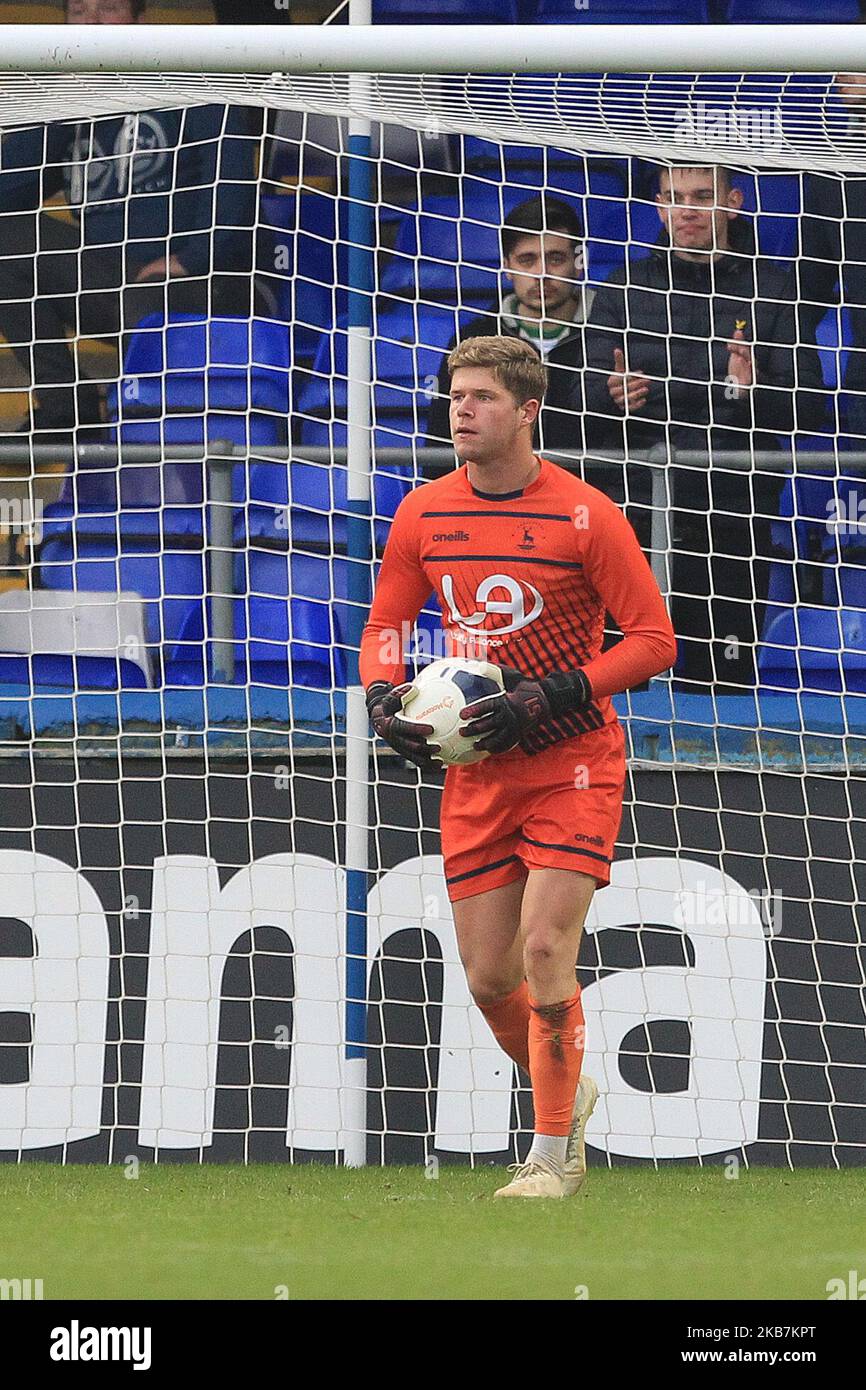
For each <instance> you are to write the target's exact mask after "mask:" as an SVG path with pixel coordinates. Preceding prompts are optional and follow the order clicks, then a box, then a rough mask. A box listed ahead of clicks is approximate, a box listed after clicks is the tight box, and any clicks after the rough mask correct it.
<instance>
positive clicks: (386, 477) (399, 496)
mask: <svg viewBox="0 0 866 1390" xmlns="http://www.w3.org/2000/svg"><path fill="white" fill-rule="evenodd" d="M347 479H348V474H347V470H346V469H345V467H342V466H340V465H337V464H325V463H302V462H300V461H293V462H292V463H291V464H289V465H286V464H283V463H253V464H252V466H251V468H250V503H249V507H248V508H247V510H246V515H240V516H238V517H237V519H236V521H235V534H236V539H237V540H238V542H239V543H241V542H242V539H243V536H244V535H247V536H249V537H250V539H254V538H255V539H260V540H263V539H270V540H276V541H283V542H286V541H287V538H288V537H289V536H290V537H291V540H292V542H293V543H294V544H298V545H304V544H309V543H313V544H316V545H334V546H338V547H339V546H345V544H346V539H347V522H348V516H349V506H348V501H347V492H346V485H347ZM411 486H412V470H411V468H408V467H406V468H399V467H393V466H389V467H387V468H385V467H377V468H376V469H374V472H373V516H374V519H375V523H376V541H377V544H378V545H379V546H383V545H384V544H385V541H386V540H387V538H388V531H389V529H390V523H391V518H392V517H393V516H394V513H395V512H396V510H397V508H398V507H399V505H400V503H401V502H402V500H403V498H404V497H405V496H406V493H407V492H408V491H409V490H410V488H411Z"/></svg>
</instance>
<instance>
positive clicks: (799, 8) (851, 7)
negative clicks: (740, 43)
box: [727, 0, 860, 24]
mask: <svg viewBox="0 0 866 1390" xmlns="http://www.w3.org/2000/svg"><path fill="white" fill-rule="evenodd" d="M727 19H728V23H729V24H859V22H860V5H859V3H858V0H821V4H820V5H815V4H814V0H729V3H728V15H727Z"/></svg>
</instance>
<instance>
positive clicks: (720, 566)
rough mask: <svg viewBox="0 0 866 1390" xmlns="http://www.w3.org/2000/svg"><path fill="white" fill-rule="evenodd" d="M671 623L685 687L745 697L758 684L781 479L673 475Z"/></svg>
mask: <svg viewBox="0 0 866 1390" xmlns="http://www.w3.org/2000/svg"><path fill="white" fill-rule="evenodd" d="M670 482H671V486H672V491H673V496H672V499H671V500H672V503H673V508H672V530H673V535H672V537H671V542H672V544H671V550H672V563H671V603H670V608H671V619H672V621H673V625H674V630H675V632H676V634H677V638H678V639H679V653H680V654H679V660H678V662H677V666H676V675H677V676H678V677H679V678H680V679H681V680H682V682H683V683H684V685H685V687H686V688H689V689H692V688H693V689H695V690H698V689H699V688H703V689H705V690H712V691H714V692H715V693H716V694H743V693H745V691H746V690H747V689H748V688H749V687H751V686H754V684H755V681H756V678H757V671H756V665H755V657H756V647H755V644H756V642H757V640H758V638H759V637H760V633H761V629H762V626H763V617H764V611H765V607H766V600H767V592H768V585H769V575H770V562H771V557H772V546H771V533H770V526H771V523H772V520H773V518H774V517H776V516H778V510H779V495H780V493H781V489H782V482H783V479H782V478H781V477H780V476H779V475H778V474H769V473H754V472H747V471H743V472H739V471H735V470H733V469H731V470H730V471H727V470H725V466H724V456H720V457H717V458H716V459H715V460H714V467H713V470H712V471H711V472H708V473H703V472H702V471H699V470H697V469H683V468H676V467H674V468H673V469H672V470H671V475H670Z"/></svg>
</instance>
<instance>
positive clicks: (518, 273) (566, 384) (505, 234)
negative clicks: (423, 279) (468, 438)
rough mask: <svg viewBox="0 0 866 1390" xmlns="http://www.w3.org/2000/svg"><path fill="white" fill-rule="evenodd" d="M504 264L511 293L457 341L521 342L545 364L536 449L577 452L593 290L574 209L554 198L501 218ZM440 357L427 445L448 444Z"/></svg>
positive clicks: (445, 376) (444, 369)
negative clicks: (544, 390) (508, 339)
mask: <svg viewBox="0 0 866 1390" xmlns="http://www.w3.org/2000/svg"><path fill="white" fill-rule="evenodd" d="M501 241H502V261H503V265H504V267H505V272H506V275H507V277H508V279H509V280H510V281H511V285H512V292H511V293H510V294H508V295H506V297H505V298H504V299H503V300H502V302H501V304H498V305H492V306H491V308H490V309H489V310H488V311H487V312H486V313H484V314H481V315H480V316H479V317H478V318H476V319H472V320H471V321H470V322H469V323H468V324H467V325H466V327H465V328H464V329H462V330H461V333H460V341H463V340H465V339H466V338H479V337H488V336H496V335H499V334H501V335H504V336H505V337H514V338H523V339H524V341H526V342H528V343H530V344H531V345H532V347H534V348H535V350H536V352H537V353H538V354H539V356H540V357H542V358H543V360H544V362H545V363H546V364H547V369H548V381H549V385H548V389H547V395H546V396H545V401H544V406H543V408H542V411H541V415H540V417H539V424H538V445H539V447H540V448H541V449H575V450H580V449H582V448H583V437H582V432H581V417H580V412H581V410H582V408H583V397H582V392H581V385H580V369H581V368H582V366H583V326H584V323H585V321H586V315H587V313H588V311H589V306H590V304H591V303H592V292H591V291H589V290H587V289H586V288H585V286H584V284H583V273H584V255H583V227H582V226H581V223H580V218H579V217H578V215H577V213H576V212H575V210H574V209H573V208H572V207H571V206H569V204H568V203H565V202H563V201H562V200H561V199H559V198H549V197H540V196H539V197H535V198H529V199H527V201H526V202H525V203H520V204H519V206H518V207H516V208H514V209H513V210H512V211H511V212H510V213H509V215H508V217H507V218H506V219H505V222H504V223H503V226H502V232H501ZM456 343H457V339H455V340H454V341H453V342H452V343H451V346H450V347H449V349H448V352H446V353H445V355H444V356H443V358H442V365H441V367H440V369H439V381H438V386H437V391H438V394H437V396H436V398H435V399H434V400H433V402H432V404H431V407H430V416H429V419H428V422H427V435H428V440H427V442H428V444H439V445H442V444H446V445H449V446H450V444H451V429H450V426H449V423H448V410H449V392H450V389H451V384H450V376H449V373H448V355H449V353H450V351H451V349H452V348H453V347H455V346H456Z"/></svg>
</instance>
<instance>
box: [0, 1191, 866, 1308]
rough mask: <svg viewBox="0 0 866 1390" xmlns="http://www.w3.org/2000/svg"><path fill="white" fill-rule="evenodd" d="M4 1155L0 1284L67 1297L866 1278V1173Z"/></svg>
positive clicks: (760, 1286) (685, 1287)
mask: <svg viewBox="0 0 866 1390" xmlns="http://www.w3.org/2000/svg"><path fill="white" fill-rule="evenodd" d="M502 1176H503V1173H502V1170H501V1169H490V1168H486V1169H485V1168H480V1169H476V1170H474V1171H472V1170H469V1169H465V1168H444V1167H443V1168H442V1169H441V1172H440V1177H439V1179H438V1180H436V1181H431V1180H428V1179H426V1178H425V1176H424V1170H423V1169H422V1168H388V1169H381V1168H368V1169H363V1170H360V1171H347V1170H344V1169H334V1168H329V1167H325V1166H314V1167H313V1166H302V1167H296V1168H291V1167H286V1166H277V1165H274V1166H267V1165H258V1166H255V1167H247V1168H244V1167H236V1166H231V1167H228V1166H226V1167H217V1166H207V1167H192V1166H189V1167H187V1166H184V1167H178V1166H160V1167H154V1166H148V1165H142V1167H141V1169H140V1174H139V1177H138V1178H137V1179H135V1180H130V1179H127V1178H126V1177H125V1176H124V1169H123V1167H122V1166H118V1167H113V1168H103V1167H96V1166H94V1167H83V1166H71V1167H67V1168H61V1167H57V1166H51V1165H48V1164H34V1163H31V1164H24V1165H21V1166H19V1167H13V1166H0V1278H41V1279H42V1280H43V1281H44V1294H45V1298H46V1299H51V1298H83V1299H88V1298H91V1299H102V1298H130V1299H137V1298H172V1299H178V1298H179V1299H183V1298H219V1299H229V1298H231V1299H235V1298H251V1299H272V1298H274V1297H275V1290H276V1289H277V1288H278V1286H281V1285H283V1286H285V1287H286V1288H287V1290H288V1296H289V1298H292V1299H308V1298H410V1299H414V1298H424V1299H443V1298H445V1299H447V1298H459V1299H472V1298H483V1299H491V1298H493V1299H497V1298H501V1299H527V1298H528V1299H535V1298H545V1299H549V1298H553V1299H573V1298H574V1297H575V1289H576V1287H577V1286H586V1289H587V1290H588V1296H589V1297H590V1298H591V1299H608V1298H629V1299H631V1298H635V1299H673V1298H689V1299H691V1298H723V1299H753V1298H771V1299H785V1298H791V1299H823V1298H826V1289H825V1286H826V1283H827V1280H828V1279H832V1278H836V1277H842V1278H847V1273H848V1270H849V1269H858V1270H860V1271H866V1249H864V1246H866V1238H864V1234H863V1230H864V1227H863V1221H862V1212H863V1207H864V1200H866V1170H864V1169H853V1170H850V1169H849V1170H847V1171H843V1172H836V1171H832V1170H824V1169H821V1170H817V1169H807V1170H799V1171H797V1172H794V1173H791V1172H788V1171H787V1170H776V1169H751V1170H745V1169H743V1170H741V1173H740V1176H739V1178H738V1179H736V1180H730V1179H726V1178H725V1176H724V1169H723V1168H716V1167H713V1168H704V1169H696V1168H684V1167H677V1168H669V1169H664V1170H662V1171H661V1172H654V1171H652V1170H651V1169H644V1168H640V1169H638V1168H626V1169H617V1170H614V1171H608V1170H607V1169H595V1170H592V1171H591V1172H590V1175H589V1180H588V1182H587V1186H586V1188H585V1190H584V1192H583V1193H581V1194H580V1195H579V1196H578V1197H576V1198H573V1199H571V1200H568V1201H563V1202H550V1201H540V1202H507V1203H504V1202H494V1200H493V1191H494V1188H495V1187H497V1186H498V1185H499V1184H500V1182H501V1180H502Z"/></svg>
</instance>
